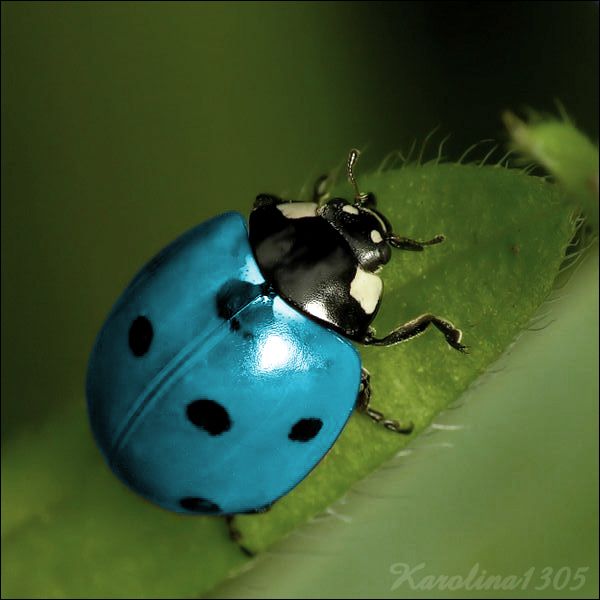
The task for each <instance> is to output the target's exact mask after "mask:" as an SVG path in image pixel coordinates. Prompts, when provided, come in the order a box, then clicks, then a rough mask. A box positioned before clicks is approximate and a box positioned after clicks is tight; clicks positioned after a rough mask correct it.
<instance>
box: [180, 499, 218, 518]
mask: <svg viewBox="0 0 600 600" xmlns="http://www.w3.org/2000/svg"><path fill="white" fill-rule="evenodd" d="M179 505H180V506H181V508H185V510H189V511H190V512H195V513H202V514H205V515H214V514H216V513H220V512H221V508H220V507H219V505H218V504H215V503H214V502H211V501H210V500H207V499H206V498H199V497H196V496H187V497H186V498H182V499H181V500H180V501H179Z"/></svg>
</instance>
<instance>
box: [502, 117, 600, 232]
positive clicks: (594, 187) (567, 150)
mask: <svg viewBox="0 0 600 600" xmlns="http://www.w3.org/2000/svg"><path fill="white" fill-rule="evenodd" d="M563 117H564V119H563V120H562V121H560V120H558V119H554V118H544V119H542V118H540V117H538V116H535V115H534V116H533V117H532V118H531V120H530V122H529V123H525V122H524V121H522V120H521V119H519V118H518V117H516V116H515V115H514V114H513V113H511V112H509V111H507V112H505V113H504V115H503V119H504V124H505V125H506V127H507V129H508V131H509V133H510V135H511V138H512V145H513V148H514V149H515V150H517V151H518V152H519V153H520V154H522V155H523V156H524V157H525V158H526V159H528V160H532V161H534V162H535V163H537V164H539V165H541V166H543V167H544V168H545V169H547V170H548V172H549V173H551V174H552V175H553V176H554V177H555V178H556V179H557V181H558V182H559V183H560V184H561V185H562V186H563V187H564V189H565V191H566V192H567V193H568V194H569V196H570V197H571V198H572V199H573V201H574V202H575V203H577V204H578V205H579V207H580V210H582V211H583V212H584V213H585V214H586V216H587V219H588V223H589V224H590V226H591V227H592V229H593V232H594V233H595V234H597V233H598V148H597V147H596V146H594V144H592V142H591V141H590V140H589V139H588V138H587V137H586V136H585V135H584V134H583V133H581V132H580V131H579V130H577V129H576V128H575V126H574V125H573V123H571V122H570V121H569V118H568V117H567V116H566V114H565V115H563Z"/></svg>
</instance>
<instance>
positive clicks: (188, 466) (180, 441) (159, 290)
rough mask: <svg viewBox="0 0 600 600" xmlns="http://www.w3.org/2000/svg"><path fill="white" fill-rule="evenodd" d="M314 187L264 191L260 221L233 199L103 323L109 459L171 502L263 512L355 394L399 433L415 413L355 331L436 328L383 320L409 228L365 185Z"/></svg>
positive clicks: (99, 344)
mask: <svg viewBox="0 0 600 600" xmlns="http://www.w3.org/2000/svg"><path fill="white" fill-rule="evenodd" d="M357 158H358V151H356V150H352V151H351V152H350V156H349V159H348V165H347V174H348V177H349V180H350V182H351V183H352V185H353V186H354V189H355V192H356V195H355V197H354V201H353V202H348V201H346V200H343V199H341V198H333V199H330V200H328V201H325V198H326V194H324V192H323V190H322V188H323V185H322V183H323V182H322V180H321V181H320V182H319V184H318V185H317V186H315V194H314V198H313V200H314V201H313V202H288V201H284V200H282V199H280V198H278V197H276V196H273V195H267V194H261V195H259V196H258V197H257V199H256V201H255V203H254V208H253V210H252V212H251V214H250V219H249V227H248V229H247V228H246V223H245V220H244V218H243V217H242V216H241V215H240V214H239V213H235V212H229V213H225V214H223V215H220V216H218V217H215V218H213V219H211V220H209V221H206V222H204V223H202V224H200V225H198V226H197V227H195V228H193V229H192V230H190V231H188V232H187V233H185V234H184V235H182V236H181V237H180V238H179V239H177V240H176V241H174V242H173V243H172V244H170V245H169V246H167V247H166V248H165V249H164V250H162V251H161V252H160V253H159V254H158V255H157V256H156V257H155V258H153V259H152V260H151V261H150V262H149V263H148V264H147V265H146V266H145V267H144V268H143V269H142V270H141V271H140V272H139V273H138V275H137V276H136V277H135V278H134V279H133V281H132V282H131V283H130V284H129V286H128V287H127V289H126V290H125V291H124V292H123V294H122V296H121V297H120V299H119V300H118V301H117V303H116V305H115V306H114V308H113V309H112V312H111V313H110V315H109V317H108V319H107V321H106V323H105V324H104V326H103V327H102V330H101V331H100V333H99V334H98V337H97V339H96V343H95V346H94V348H93V351H92V354H91V358H90V362H89V369H88V374H87V400H88V409H89V416H90V422H91V427H92V430H93V433H94V436H95V438H96V441H97V443H98V445H99V447H100V449H101V450H102V453H103V455H104V457H105V459H106V461H107V462H108V464H109V466H110V468H111V469H112V470H113V471H114V472H115V473H116V474H117V476H118V477H119V478H120V479H122V480H123V481H124V482H125V483H126V484H127V485H128V486H130V487H131V488H132V489H133V490H135V491H136V492H138V493H139V494H141V495H142V496H144V497H146V498H147V499H149V500H151V501H152V502H154V503H156V504H158V505H160V506H162V507H164V508H166V509H169V510H171V511H176V512H182V513H194V514H210V515H235V514H240V513H252V512H261V511H264V510H266V509H267V508H268V507H270V506H271V505H272V504H273V502H275V501H276V500H277V499H278V498H280V497H282V496H283V495H285V494H286V493H288V492H289V491H290V490H291V489H293V488H294V487H295V486H296V485H298V483H299V482H300V481H302V480H303V479H304V478H305V477H306V476H307V475H308V473H310V471H311V470H312V469H313V468H314V467H315V466H316V465H317V464H318V462H319V461H320V460H321V459H322V458H323V456H324V455H325V454H326V453H327V451H328V450H329V448H331V446H332V445H333V443H334V442H335V440H336V438H337V437H338V436H339V435H340V433H341V431H342V429H343V428H344V425H345V424H346V422H347V420H348V418H349V417H350V415H351V414H352V411H353V410H354V409H358V410H360V411H362V412H364V413H366V414H367V415H368V416H369V417H371V418H372V419H373V420H374V421H377V422H380V423H381V424H383V425H384V426H386V427H387V428H388V429H391V430H392V431H396V432H398V433H409V432H410V430H411V427H412V426H411V425H410V424H408V425H405V426H403V425H401V424H399V423H398V422H397V421H394V420H391V419H387V418H385V417H384V415H383V414H382V413H380V412H379V411H377V410H375V409H373V408H372V407H371V406H370V397H371V391H370V386H369V374H368V372H367V371H366V370H365V369H364V368H361V361H360V357H359V354H358V352H357V351H356V349H355V347H354V345H353V342H356V343H359V344H366V345H378V346H388V345H391V344H397V343H399V342H403V341H405V340H408V339H410V338H413V337H415V336H416V335H419V334H420V333H422V332H423V331H424V330H425V329H426V328H427V327H428V326H429V325H430V324H431V325H434V326H435V327H437V328H438V329H439V330H440V331H441V332H442V333H443V334H444V336H445V338H446V340H447V342H448V343H449V344H450V346H452V347H453V348H455V349H457V350H460V351H465V346H463V345H462V344H461V337H462V334H461V332H460V330H459V329H457V328H456V327H454V326H453V325H452V324H451V323H450V322H448V321H447V320H445V319H440V318H438V317H435V316H434V315H430V314H425V315H422V316H420V317H418V318H416V319H414V320H412V321H409V322H408V323H406V324H404V325H402V326H401V327H399V328H397V329H395V330H394V331H392V332H391V333H390V334H388V335H387V336H385V337H383V338H377V337H375V335H374V332H373V330H372V329H371V327H370V325H371V323H372V321H373V319H374V318H375V315H376V314H377V311H378V308H379V305H380V302H381V295H382V290H383V285H382V281H381V279H380V278H379V277H378V275H377V274H376V273H377V271H379V269H380V268H381V267H382V266H383V265H384V264H386V263H387V262H388V261H389V260H390V258H391V254H392V248H400V249H403V250H417V251H418V250H423V249H424V247H425V246H428V245H432V244H437V243H439V242H441V241H442V240H443V236H437V237H435V238H433V239H432V240H429V241H425V242H419V241H416V240H411V239H408V238H403V237H399V236H397V235H396V234H394V233H393V231H392V226H391V224H390V222H389V221H388V220H387V219H386V217H385V216H384V215H383V214H382V213H381V212H379V211H378V210H377V209H376V201H375V196H374V195H373V194H362V193H360V191H359V189H358V186H357V184H356V180H355V178H354V173H353V168H354V164H355V162H356V160H357Z"/></svg>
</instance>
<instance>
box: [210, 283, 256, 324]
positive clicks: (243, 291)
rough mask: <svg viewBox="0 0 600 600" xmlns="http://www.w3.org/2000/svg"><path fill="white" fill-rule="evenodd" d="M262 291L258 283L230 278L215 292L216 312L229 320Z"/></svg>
mask: <svg viewBox="0 0 600 600" xmlns="http://www.w3.org/2000/svg"><path fill="white" fill-rule="evenodd" d="M262 293H263V286H262V285H260V284H255V283H249V282H248V281H241V280H239V279H230V280H229V281H227V282H225V283H224V284H223V285H222V286H221V287H220V288H219V291H218V292H217V297H216V304H217V314H218V315H219V317H221V318H222V319H225V320H229V319H231V317H233V316H234V315H235V314H236V313H238V312H239V311H240V310H242V308H244V306H247V305H248V304H250V303H251V302H252V301H253V300H254V299H255V298H257V297H258V296H260V295H262Z"/></svg>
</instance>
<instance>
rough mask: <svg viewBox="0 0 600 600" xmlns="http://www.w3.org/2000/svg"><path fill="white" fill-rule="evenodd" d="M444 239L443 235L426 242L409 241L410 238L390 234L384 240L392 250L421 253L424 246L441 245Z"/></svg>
mask: <svg viewBox="0 0 600 600" xmlns="http://www.w3.org/2000/svg"><path fill="white" fill-rule="evenodd" d="M445 239H446V238H445V237H444V236H443V235H436V236H435V237H434V238H432V239H430V240H426V241H419V240H411V239H410V238H406V237H401V236H398V235H395V234H393V233H392V234H390V235H389V236H387V237H386V238H385V240H386V242H387V243H388V244H389V245H390V246H392V248H398V249H399V250H412V251H416V252H422V251H423V250H425V246H433V245H435V244H441V243H442V242H443V241H444V240H445Z"/></svg>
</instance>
